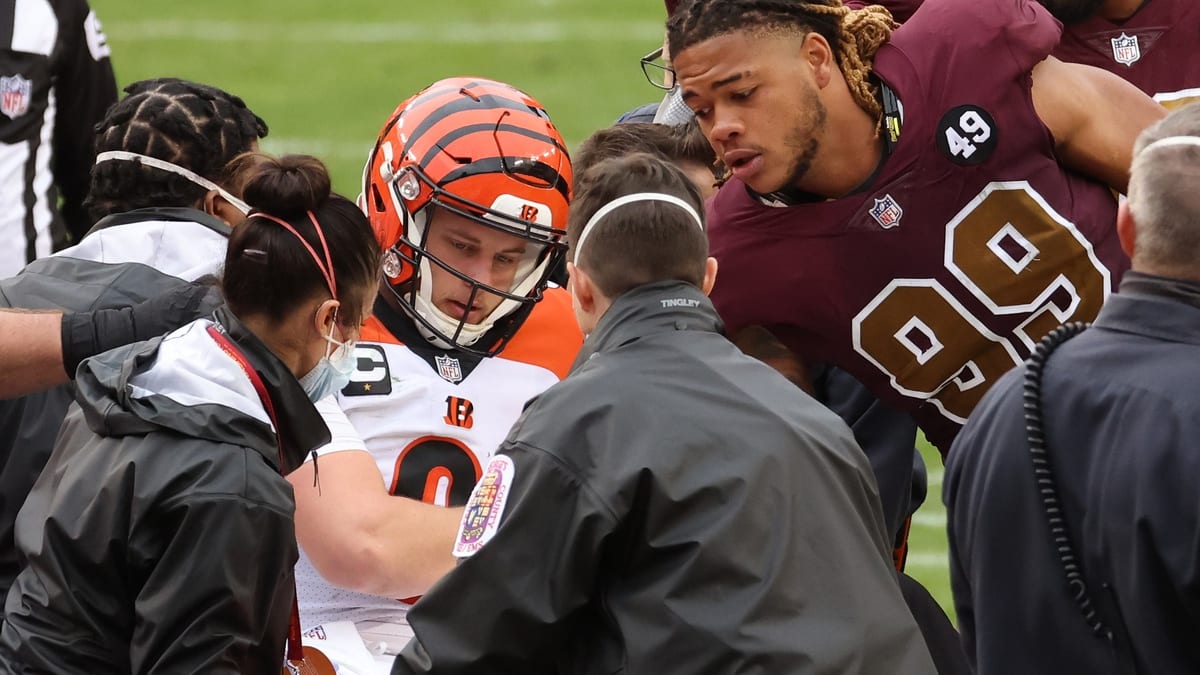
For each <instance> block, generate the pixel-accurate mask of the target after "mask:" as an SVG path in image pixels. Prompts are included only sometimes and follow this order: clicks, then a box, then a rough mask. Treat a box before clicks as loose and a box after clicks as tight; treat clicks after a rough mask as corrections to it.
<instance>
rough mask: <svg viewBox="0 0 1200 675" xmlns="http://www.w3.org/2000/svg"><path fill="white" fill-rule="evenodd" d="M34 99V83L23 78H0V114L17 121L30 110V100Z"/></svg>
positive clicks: (14, 76)
mask: <svg viewBox="0 0 1200 675" xmlns="http://www.w3.org/2000/svg"><path fill="white" fill-rule="evenodd" d="M32 97H33V83H32V82H30V81H29V80H27V79H25V78H23V77H21V76H20V75H13V76H12V77H0V112H2V113H4V114H5V115H8V118H9V119H13V120H15V119H17V118H18V117H20V116H21V115H24V114H25V113H26V111H28V110H29V99H31V98H32Z"/></svg>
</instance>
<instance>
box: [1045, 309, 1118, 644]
mask: <svg viewBox="0 0 1200 675" xmlns="http://www.w3.org/2000/svg"><path fill="white" fill-rule="evenodd" d="M1089 325H1090V324H1086V323H1069V324H1066V325H1065V326H1059V327H1058V328H1056V329H1055V330H1054V331H1052V332H1051V333H1050V334H1049V335H1047V336H1046V337H1044V338H1042V341H1041V342H1039V343H1038V345H1037V347H1035V348H1034V350H1033V353H1032V354H1030V355H1029V360H1028V361H1027V362H1026V368H1025V387H1024V396H1023V400H1024V410H1025V434H1026V438H1027V439H1028V442H1029V454H1030V457H1031V458H1032V459H1033V473H1034V477H1035V478H1036V480H1037V490H1038V494H1039V495H1040V496H1041V499H1042V506H1043V507H1044V508H1045V510H1046V520H1047V522H1048V523H1049V525H1050V536H1051V537H1052V538H1053V540H1054V548H1055V550H1056V551H1057V552H1058V558H1059V560H1060V561H1061V562H1062V567H1063V571H1064V572H1065V573H1066V575H1067V587H1068V589H1069V590H1070V594H1071V597H1072V599H1074V600H1075V604H1076V605H1077V606H1078V607H1079V611H1080V612H1082V613H1083V618H1084V620H1085V621H1087V625H1088V628H1090V629H1091V631H1092V633H1093V634H1095V635H1097V636H1099V637H1103V638H1104V639H1106V640H1108V641H1109V642H1111V641H1112V640H1113V632H1112V629H1110V628H1108V627H1107V626H1105V625H1104V622H1103V621H1101V620H1100V616H1099V615H1098V614H1097V613H1096V608H1095V605H1094V604H1093V603H1092V599H1091V595H1090V594H1089V593H1088V587H1087V582H1086V581H1085V580H1084V578H1083V573H1082V572H1081V571H1080V569H1079V560H1078V558H1077V557H1076V554H1075V547H1074V546H1073V545H1072V544H1071V536H1070V531H1069V530H1068V528H1067V522H1066V520H1065V519H1064V518H1063V512H1062V504H1061V503H1060V501H1059V498H1058V483H1057V481H1055V479H1054V470H1053V469H1052V467H1051V466H1050V455H1049V453H1048V451H1047V450H1046V435H1045V429H1044V426H1043V424H1042V372H1043V370H1044V369H1045V367H1046V360H1047V359H1049V358H1050V354H1051V353H1052V352H1053V351H1054V350H1055V349H1057V348H1058V347H1059V346H1061V345H1062V344H1063V343H1064V342H1066V341H1067V340H1070V339H1071V338H1073V337H1075V336H1076V335H1079V334H1080V333H1082V332H1083V331H1084V330H1086V329H1087V327H1088V326H1089Z"/></svg>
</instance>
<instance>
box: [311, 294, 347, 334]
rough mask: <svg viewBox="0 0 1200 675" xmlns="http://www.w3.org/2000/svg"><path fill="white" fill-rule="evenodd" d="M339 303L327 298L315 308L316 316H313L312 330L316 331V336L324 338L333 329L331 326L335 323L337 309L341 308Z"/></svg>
mask: <svg viewBox="0 0 1200 675" xmlns="http://www.w3.org/2000/svg"><path fill="white" fill-rule="evenodd" d="M341 304H342V303H340V302H338V301H337V300H334V299H333V298H329V299H328V300H324V301H322V302H321V304H320V305H318V306H317V311H316V314H314V315H313V328H314V329H315V330H316V331H317V335H320V336H322V337H323V336H326V335H329V332H330V331H331V330H332V329H333V324H334V323H335V322H336V321H337V317H338V308H339V307H341Z"/></svg>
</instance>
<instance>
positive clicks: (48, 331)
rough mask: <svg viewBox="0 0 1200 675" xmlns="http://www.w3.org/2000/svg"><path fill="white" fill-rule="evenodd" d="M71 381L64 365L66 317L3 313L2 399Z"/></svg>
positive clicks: (0, 348)
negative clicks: (63, 325)
mask: <svg viewBox="0 0 1200 675" xmlns="http://www.w3.org/2000/svg"><path fill="white" fill-rule="evenodd" d="M66 381H67V373H66V371H65V370H63V361H62V314H61V313H60V312H56V311H48V312H47V311H29V310H17V309H4V310H0V398H13V397H17V396H24V395H26V394H30V393H33V392H35V391H39V390H41V389H46V388H47V387H52V386H54V385H56V384H61V383H63V382H66Z"/></svg>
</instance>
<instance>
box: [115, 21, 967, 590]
mask: <svg viewBox="0 0 1200 675" xmlns="http://www.w3.org/2000/svg"><path fill="white" fill-rule="evenodd" d="M92 6H93V8H94V9H95V10H96V12H97V13H98V14H99V16H100V19H101V21H102V22H103V24H104V28H105V30H106V32H107V34H108V38H109V44H110V45H111V46H112V51H113V62H114V64H115V67H116V70H117V77H118V80H119V81H120V82H122V83H128V82H131V81H134V80H138V79H143V78H148V77H158V76H166V75H172V76H178V77H185V78H189V79H194V80H198V81H201V82H205V83H208V84H214V85H217V86H220V87H222V88H224V89H226V90H228V91H231V92H233V93H236V94H238V95H240V96H241V97H242V98H244V99H245V100H246V101H247V103H248V104H249V105H250V107H251V108H253V109H254V110H255V112H257V113H258V114H259V115H261V116H262V117H263V118H264V119H266V120H267V122H268V124H269V125H270V127H271V133H270V136H269V137H268V139H267V141H266V142H265V143H264V146H263V147H264V149H266V150H268V151H271V152H304V153H308V154H313V155H317V156H319V157H321V158H322V159H324V160H325V161H326V163H328V164H329V166H330V169H331V171H332V172H333V176H334V184H335V188H336V189H338V190H339V191H341V192H343V193H345V194H347V195H348V196H350V197H352V198H353V197H354V196H355V195H356V194H357V193H358V181H359V177H360V175H361V171H362V163H363V161H364V159H365V157H366V153H367V150H368V149H369V148H370V147H371V145H372V144H373V143H374V140H375V135H376V133H377V132H378V131H379V128H380V126H381V125H382V124H383V122H384V120H385V118H386V117H387V116H388V114H389V113H390V112H391V111H392V110H393V109H394V108H395V107H396V105H397V104H398V103H399V102H400V101H401V100H403V99H404V98H405V97H407V96H408V95H409V94H411V93H412V92H414V91H416V90H417V89H419V88H421V87H423V86H424V85H426V84H428V83H430V82H432V81H434V80H437V79H440V78H443V77H449V76H454V75H479V76H486V77H491V78H495V79H499V80H503V81H506V82H509V83H511V84H513V85H516V86H518V87H520V88H522V89H525V90H526V91H528V92H529V93H531V94H532V95H533V96H534V97H535V98H537V99H538V100H540V101H541V102H542V104H543V105H545V106H546V108H547V110H548V111H549V112H550V115H551V117H552V118H553V119H554V120H555V122H556V124H557V125H558V127H559V129H560V130H561V131H562V133H563V135H564V136H565V137H566V139H567V142H568V144H569V145H570V146H571V147H574V146H575V145H577V144H578V143H579V142H580V141H581V140H583V138H584V137H586V136H587V135H588V134H589V133H591V132H592V131H593V130H595V129H598V128H600V127H603V126H607V125H609V124H611V123H612V122H613V120H614V119H616V117H617V116H619V115H620V114H621V113H622V112H624V111H626V110H628V109H629V108H632V107H634V106H636V105H639V104H642V103H648V102H650V101H654V100H657V99H658V98H659V95H660V94H661V92H659V91H658V90H657V89H654V88H652V87H651V86H650V85H649V84H647V83H646V81H645V80H644V79H643V78H642V74H641V70H640V69H639V67H638V58H639V57H640V56H641V55H642V54H644V53H646V52H648V51H650V50H651V49H654V48H655V47H656V46H657V45H658V44H660V43H661V40H662V20H663V17H662V14H663V7H662V4H661V3H658V2H654V1H653V0H607V1H606V2H590V1H584V0H456V1H452V2H442V3H436V2H435V3H432V4H429V5H426V4H424V3H418V2H410V1H405V0H400V1H394V2H368V1H366V0H337V1H335V2H329V1H328V0H292V1H291V2H287V3H285V2H255V1H253V0H252V1H249V2H246V1H243V2H237V1H235V0H207V1H206V2H198V3H184V2H147V1H146V0H92ZM925 458H926V463H927V465H928V466H929V474H930V485H929V492H930V497H929V499H928V500H927V502H926V504H925V506H924V507H923V508H922V509H921V511H920V512H919V513H918V514H917V517H916V520H915V522H914V524H913V528H912V535H911V537H912V548H911V554H910V556H909V571H910V573H911V574H913V576H915V577H917V578H918V579H920V580H921V581H922V582H923V583H924V584H925V585H926V586H928V587H929V589H930V590H931V591H932V592H933V594H934V596H935V597H937V598H938V600H939V601H940V602H941V603H942V605H943V607H946V608H947V610H949V609H950V607H951V602H950V588H949V583H948V581H947V571H946V569H947V568H946V541H945V511H944V510H943V508H942V506H941V497H940V495H941V475H942V471H941V466H942V465H941V460H940V459H938V457H937V453H936V452H933V451H932V450H929V449H928V448H926V449H925Z"/></svg>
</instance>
